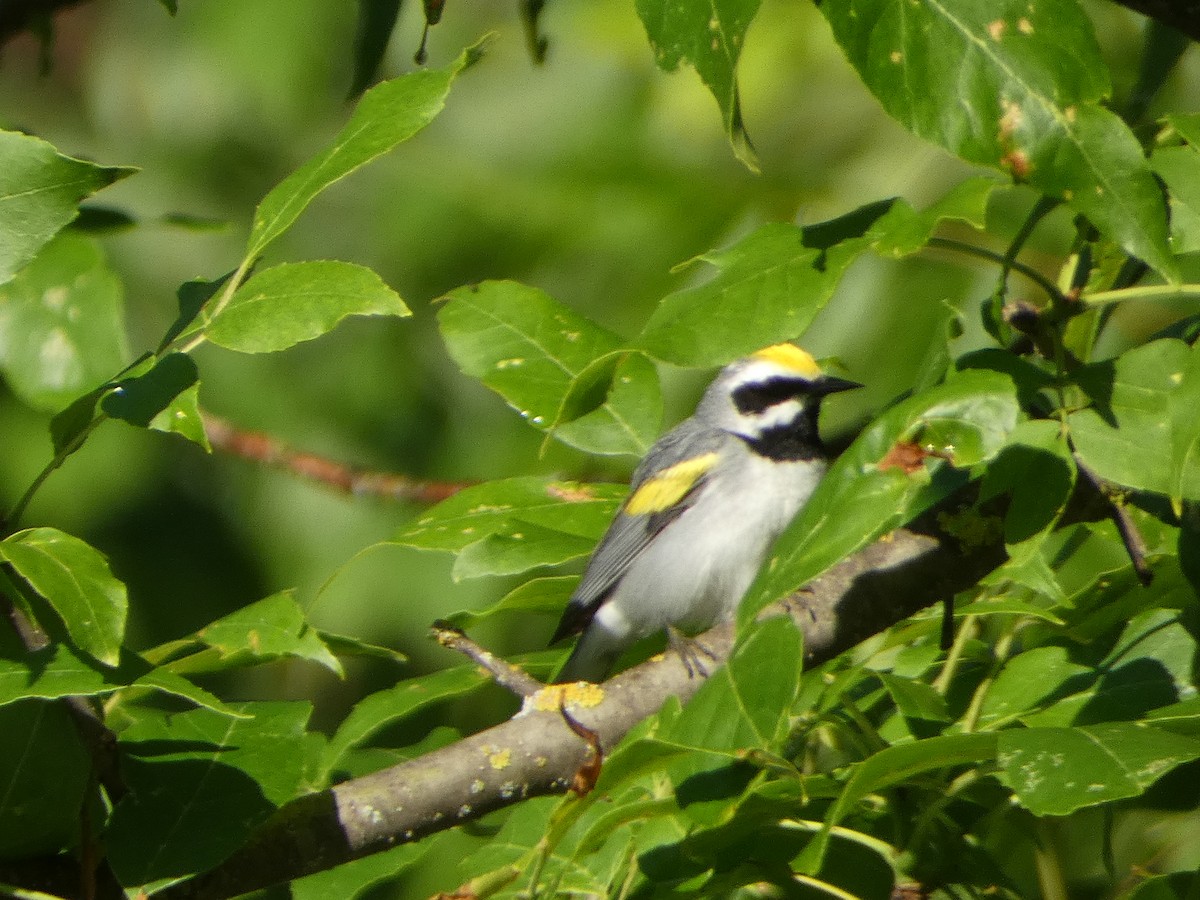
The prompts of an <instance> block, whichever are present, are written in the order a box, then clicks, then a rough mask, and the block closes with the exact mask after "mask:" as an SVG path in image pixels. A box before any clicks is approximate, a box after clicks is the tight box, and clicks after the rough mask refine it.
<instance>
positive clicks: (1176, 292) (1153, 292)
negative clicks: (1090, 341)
mask: <svg viewBox="0 0 1200 900" xmlns="http://www.w3.org/2000/svg"><path fill="white" fill-rule="evenodd" d="M1155 298H1167V299H1172V300H1175V299H1178V300H1200V284H1180V285H1171V284H1142V285H1137V286H1135V287H1127V288H1118V289H1116V290H1113V291H1097V292H1096V293H1094V294H1087V295H1085V296H1083V297H1081V298H1080V301H1081V302H1082V303H1084V304H1086V305H1087V306H1106V305H1108V304H1110V303H1122V302H1124V301H1125V300H1153V299H1155Z"/></svg>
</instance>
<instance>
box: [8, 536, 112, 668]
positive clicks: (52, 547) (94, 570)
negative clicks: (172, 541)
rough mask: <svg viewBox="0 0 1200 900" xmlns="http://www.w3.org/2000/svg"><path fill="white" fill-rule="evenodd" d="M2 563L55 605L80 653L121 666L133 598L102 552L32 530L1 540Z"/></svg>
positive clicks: (66, 537) (60, 537) (70, 539)
mask: <svg viewBox="0 0 1200 900" xmlns="http://www.w3.org/2000/svg"><path fill="white" fill-rule="evenodd" d="M0 559H4V560H6V561H7V562H8V563H9V564H10V565H12V567H13V568H14V569H15V570H16V571H17V573H18V574H19V575H20V576H21V577H22V578H24V579H25V580H26V581H27V582H29V585H30V587H32V588H33V589H34V590H35V591H36V592H37V593H38V594H40V595H41V596H42V597H44V598H45V599H46V600H47V601H48V602H49V603H50V605H51V606H53V607H54V610H55V612H57V613H58V614H59V616H61V617H62V620H63V624H64V625H66V627H67V633H68V634H70V635H71V640H73V641H74V642H75V643H76V644H77V645H78V646H79V648H80V649H81V650H83V651H84V652H86V653H90V654H91V655H92V656H94V657H96V659H98V660H100V662H102V663H104V664H105V665H109V666H115V665H117V662H118V661H119V659H120V654H121V640H122V638H123V637H124V635H125V615H126V613H127V611H128V608H129V599H128V597H127V595H126V592H125V585H124V584H122V583H121V582H120V581H118V580H117V579H116V578H115V577H114V576H113V574H112V572H111V571H110V570H109V568H108V561H107V560H106V559H105V558H104V556H103V555H102V554H101V553H100V552H99V551H98V550H95V549H94V548H92V547H91V546H90V545H88V544H86V543H84V542H83V541H81V540H80V539H79V538H77V537H73V536H71V535H69V534H66V533H64V532H62V531H59V530H58V529H56V528H30V529H27V530H25V531H18V532H17V533H16V534H14V535H12V536H10V537H8V538H5V539H4V540H3V541H0Z"/></svg>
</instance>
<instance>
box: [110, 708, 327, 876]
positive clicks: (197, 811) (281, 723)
mask: <svg viewBox="0 0 1200 900" xmlns="http://www.w3.org/2000/svg"><path fill="white" fill-rule="evenodd" d="M240 711H241V712H242V713H244V714H249V715H248V716H247V717H245V718H237V719H231V718H228V717H225V716H219V715H216V714H214V713H212V712H211V711H209V710H190V711H188V712H183V713H175V714H164V713H157V712H155V713H145V714H142V716H141V718H140V719H139V720H138V721H136V722H135V723H134V724H133V725H131V726H130V727H129V728H127V729H125V731H123V732H122V733H121V748H122V750H123V751H124V758H123V761H122V766H121V772H122V775H123V776H124V777H125V780H126V782H127V783H128V785H129V788H130V793H129V795H128V796H127V797H125V798H124V799H123V800H122V801H121V802H120V803H118V804H117V805H116V807H115V808H114V809H113V812H112V817H111V819H110V821H109V825H108V829H107V831H106V835H105V845H106V848H107V851H108V859H109V862H110V863H111V864H112V867H113V870H114V871H115V872H116V874H117V877H118V878H119V879H120V880H121V883H122V884H124V885H126V886H127V887H134V886H138V885H146V884H149V883H151V882H153V881H156V880H158V879H162V878H170V877H178V876H181V875H190V874H192V873H194V872H199V871H203V870H204V869H207V868H210V867H211V866H213V865H215V864H216V863H218V862H220V861H221V860H222V859H224V858H225V857H226V856H228V855H229V854H230V853H231V852H233V851H234V850H235V849H237V848H238V847H239V846H241V844H242V843H243V842H244V841H245V839H246V837H248V836H249V834H250V832H251V831H252V830H253V829H254V827H255V826H257V825H258V824H260V823H261V822H263V821H265V820H266V819H267V818H268V817H269V816H270V815H271V814H272V813H273V812H274V811H275V810H276V809H277V808H278V807H279V806H282V805H283V804H284V803H286V802H287V801H289V800H291V799H293V798H294V797H296V796H297V795H298V794H300V793H301V792H302V791H303V790H304V789H305V787H306V780H305V772H306V769H307V767H308V765H309V764H310V762H311V759H312V757H313V754H314V750H315V749H316V748H317V747H318V746H319V743H318V742H317V736H316V735H310V734H306V733H305V730H304V727H305V724H306V723H307V721H308V717H309V714H310V712H311V707H310V706H309V704H307V703H247V704H243V705H242V706H241V707H240Z"/></svg>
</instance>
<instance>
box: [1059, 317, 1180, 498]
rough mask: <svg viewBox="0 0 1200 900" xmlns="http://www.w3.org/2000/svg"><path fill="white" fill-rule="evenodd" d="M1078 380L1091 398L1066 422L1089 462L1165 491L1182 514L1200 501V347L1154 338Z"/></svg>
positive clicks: (1119, 478) (1120, 478) (1131, 482)
mask: <svg viewBox="0 0 1200 900" xmlns="http://www.w3.org/2000/svg"><path fill="white" fill-rule="evenodd" d="M1079 378H1080V382H1081V384H1082V385H1083V386H1084V389H1085V390H1086V391H1087V392H1088V394H1089V395H1090V396H1091V397H1092V400H1093V401H1094V403H1093V407H1092V408H1091V409H1085V410H1081V411H1079V412H1076V413H1072V414H1071V416H1070V417H1069V419H1068V422H1069V425H1070V429H1071V437H1072V440H1073V441H1074V443H1075V448H1076V449H1077V450H1078V452H1079V455H1080V457H1081V458H1082V459H1083V460H1084V462H1086V463H1087V464H1088V465H1089V466H1090V467H1091V468H1092V469H1093V470H1095V472H1096V473H1097V474H1099V475H1100V476H1101V477H1102V478H1106V479H1108V480H1109V481H1113V482H1115V483H1117V484H1119V485H1124V486H1126V487H1132V488H1138V489H1140V490H1147V491H1154V492H1156V493H1160V494H1165V495H1166V496H1167V497H1168V498H1169V499H1170V500H1171V502H1172V504H1173V505H1174V506H1175V507H1176V510H1177V511H1178V509H1179V506H1180V505H1181V504H1182V502H1183V501H1184V500H1197V499H1200V417H1198V416H1197V415H1196V410H1197V409H1200V350H1197V349H1196V348H1192V347H1189V346H1188V345H1187V344H1185V343H1183V342H1182V341H1179V340H1175V339H1174V338H1166V339H1163V340H1158V341H1153V342H1151V343H1149V344H1146V345H1143V346H1141V347H1137V348H1134V349H1133V350H1130V351H1129V352H1127V353H1125V354H1122V355H1121V356H1120V357H1119V358H1118V359H1117V360H1116V361H1115V363H1112V362H1106V363H1100V364H1098V365H1095V366H1089V367H1088V368H1087V369H1086V370H1084V371H1083V372H1081V373H1080V375H1079Z"/></svg>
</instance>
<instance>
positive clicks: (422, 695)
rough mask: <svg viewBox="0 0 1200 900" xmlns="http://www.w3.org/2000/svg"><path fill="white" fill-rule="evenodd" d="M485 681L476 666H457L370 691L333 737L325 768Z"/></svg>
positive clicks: (336, 763) (472, 689) (328, 768)
mask: <svg viewBox="0 0 1200 900" xmlns="http://www.w3.org/2000/svg"><path fill="white" fill-rule="evenodd" d="M485 683H487V678H486V676H485V675H483V673H482V672H481V671H480V670H479V669H478V668H477V667H476V666H457V667H455V668H453V669H445V670H443V671H441V672H435V673H433V674H432V675H426V676H423V677H421V678H413V679H409V680H407V681H402V682H400V683H399V684H397V685H396V686H395V687H391V688H386V689H385V690H382V691H376V692H375V693H374V694H368V695H367V696H366V697H364V698H363V699H362V700H360V701H359V702H358V703H356V704H355V706H354V709H352V710H350V714H349V715H348V716H346V718H345V720H344V721H343V722H342V724H341V725H339V726H338V729H337V731H336V732H335V733H334V735H333V737H331V738H330V739H329V744H328V747H327V749H326V753H325V770H326V771H328V772H332V771H334V770H336V769H337V767H338V765H339V764H340V762H341V760H342V758H343V757H344V756H345V754H346V753H348V752H349V751H350V750H352V749H354V748H356V747H358V746H360V745H361V744H362V743H363V742H365V741H366V740H367V739H369V738H370V737H371V735H373V734H374V733H375V732H377V731H379V730H380V729H381V728H384V727H386V726H388V725H393V724H395V723H396V722H400V721H403V720H404V719H406V718H407V717H408V716H411V715H415V714H416V713H418V712H420V711H421V710H423V709H426V708H428V707H430V706H432V705H434V704H437V703H441V702H443V701H444V700H449V699H452V698H454V697H461V696H462V695H464V694H467V693H470V692H471V691H474V690H476V689H477V688H478V687H480V686H481V685H483V684H485Z"/></svg>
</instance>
